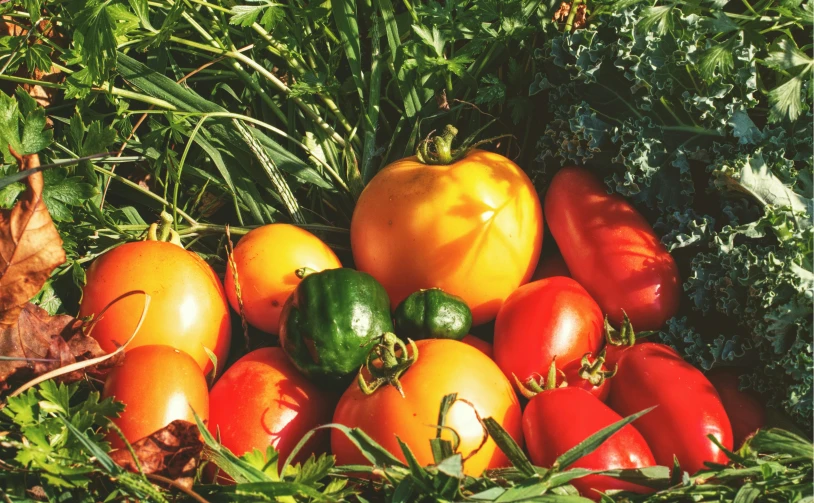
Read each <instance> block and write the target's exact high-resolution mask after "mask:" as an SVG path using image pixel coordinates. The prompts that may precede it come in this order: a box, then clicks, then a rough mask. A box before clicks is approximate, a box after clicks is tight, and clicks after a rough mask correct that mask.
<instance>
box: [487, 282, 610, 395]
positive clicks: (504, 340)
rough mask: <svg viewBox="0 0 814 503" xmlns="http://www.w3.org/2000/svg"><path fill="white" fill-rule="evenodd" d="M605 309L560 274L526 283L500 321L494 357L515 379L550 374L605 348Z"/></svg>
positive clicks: (508, 302)
mask: <svg viewBox="0 0 814 503" xmlns="http://www.w3.org/2000/svg"><path fill="white" fill-rule="evenodd" d="M602 323H603V320H602V312H601V311H600V310H599V306H597V305H596V302H594V300H593V299H592V298H591V296H590V295H588V292H586V291H585V289H584V288H582V287H581V286H580V285H579V283H577V282H576V281H574V280H573V279H571V278H566V277H562V276H557V277H553V278H548V279H543V280H540V281H535V282H533V283H529V284H527V285H523V286H521V287H520V288H518V289H517V290H515V291H514V293H512V294H511V295H510V296H509V298H508V299H506V302H504V303H503V306H502V307H501V308H500V311H499V312H498V315H497V320H496V321H495V340H494V358H495V362H496V363H497V364H498V366H499V367H500V369H501V370H502V371H503V373H504V374H506V377H508V378H509V380H510V381H512V382H514V377H513V376H512V374H514V375H515V376H517V378H518V379H519V380H520V381H521V382H525V381H526V380H528V379H529V378H530V377H533V376H534V375H545V373H546V372H547V371H548V368H549V367H550V366H551V362H552V360H554V358H555V357H556V359H557V366H558V367H560V368H562V367H563V366H565V365H567V364H568V363H570V362H572V361H574V360H578V359H580V358H582V355H584V354H585V353H592V352H596V351H597V350H598V349H599V348H600V347H601V346H602V327H603V324H602Z"/></svg>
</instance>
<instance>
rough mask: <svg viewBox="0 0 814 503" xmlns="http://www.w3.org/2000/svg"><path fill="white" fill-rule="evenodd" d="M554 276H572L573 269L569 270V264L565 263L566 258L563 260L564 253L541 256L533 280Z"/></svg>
mask: <svg viewBox="0 0 814 503" xmlns="http://www.w3.org/2000/svg"><path fill="white" fill-rule="evenodd" d="M554 276H566V277H569V278H570V277H571V271H569V270H568V266H567V265H565V260H563V258H562V255H560V254H559V253H557V254H554V255H548V256H545V257H540V261H539V262H538V263H537V269H535V270H534V274H533V275H532V276H531V280H532V281H537V280H540V279H546V278H551V277H554Z"/></svg>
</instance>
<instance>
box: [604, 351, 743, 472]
mask: <svg viewBox="0 0 814 503" xmlns="http://www.w3.org/2000/svg"><path fill="white" fill-rule="evenodd" d="M608 404H609V405H610V406H611V408H612V409H613V410H615V411H616V412H618V413H619V414H621V415H622V416H629V415H631V414H634V413H636V412H639V411H641V410H644V409H646V408H648V407H652V406H654V405H656V406H657V407H656V408H655V409H654V410H652V411H651V412H649V413H648V414H645V415H644V416H643V417H641V418H640V419H638V420H636V422H635V423H633V424H634V426H636V429H638V430H639V431H640V432H641V434H642V435H643V436H644V438H645V439H646V440H647V443H648V444H649V445H650V448H651V449H652V450H653V455H654V456H655V458H656V462H658V464H660V465H664V466H672V464H673V455H675V456H677V457H678V461H679V463H681V468H682V469H684V470H686V471H688V472H690V473H695V472H697V471H698V470H700V469H702V468H704V461H710V462H712V463H726V462H727V459H728V458H727V456H726V454H725V453H724V451H722V450H721V449H719V448H718V447H717V446H716V445H715V444H714V443H712V442H711V441H710V440H709V438H707V435H710V434H712V435H714V436H715V438H717V439H718V441H719V442H720V443H721V445H723V446H724V447H726V448H727V449H732V426H731V425H730V423H729V418H728V417H727V415H726V410H724V406H723V404H722V403H721V399H720V397H719V396H718V392H716V391H715V388H714V387H713V386H712V383H710V382H709V379H707V378H706V377H704V374H702V373H701V371H700V370H698V369H697V368H695V367H693V366H692V365H690V364H689V363H687V362H685V361H684V360H683V359H682V358H681V357H680V356H679V355H678V353H676V352H675V351H674V350H673V349H672V348H670V347H669V346H665V345H664V344H656V343H652V342H643V343H641V344H636V345H635V346H633V347H631V348H629V349H627V350H626V351H625V352H624V353H623V354H622V357H621V358H620V359H619V371H618V372H617V373H616V376H614V378H613V383H612V385H611V391H610V397H609V399H608Z"/></svg>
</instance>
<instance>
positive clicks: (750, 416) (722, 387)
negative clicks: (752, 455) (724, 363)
mask: <svg viewBox="0 0 814 503" xmlns="http://www.w3.org/2000/svg"><path fill="white" fill-rule="evenodd" d="M706 376H707V379H709V381H710V382H711V383H712V385H713V386H715V390H716V391H718V395H719V396H720V397H721V403H723V404H724V409H726V414H727V415H728V416H729V421H730V422H731V424H732V436H733V437H734V438H733V440H734V444H733V445H734V446H735V447H736V448H740V446H741V445H743V442H744V440H746V439H747V438H748V437H750V436H751V435H752V434H753V433H755V432H756V431H757V430H759V429H760V428H763V426H765V425H766V407H765V406H764V405H763V403H762V402H761V401H760V400H758V399H757V397H756V396H755V395H754V394H752V393H750V392H748V391H741V389H740V379H739V373H738V372H737V370H735V369H732V368H718V369H713V370H710V371H709V372H707V373H706Z"/></svg>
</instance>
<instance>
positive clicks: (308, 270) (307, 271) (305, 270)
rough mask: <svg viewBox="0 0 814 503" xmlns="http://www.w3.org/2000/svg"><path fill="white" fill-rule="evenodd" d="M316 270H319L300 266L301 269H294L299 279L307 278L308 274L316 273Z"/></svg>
mask: <svg viewBox="0 0 814 503" xmlns="http://www.w3.org/2000/svg"><path fill="white" fill-rule="evenodd" d="M315 272H317V271H315V270H314V269H311V268H310V267H300V268H299V269H297V270H296V271H294V275H295V276H296V277H298V278H299V279H305V277H306V276H309V275H311V274H314V273H315Z"/></svg>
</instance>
